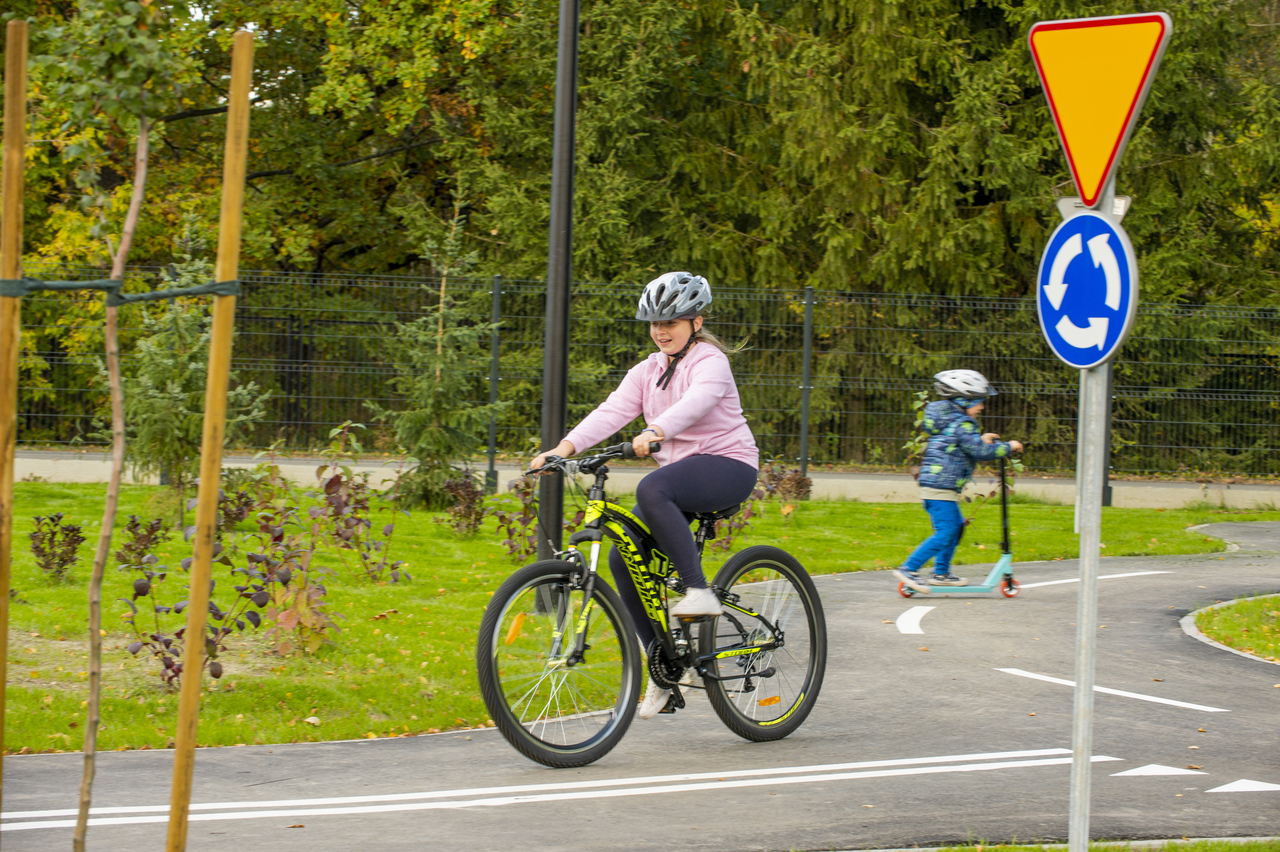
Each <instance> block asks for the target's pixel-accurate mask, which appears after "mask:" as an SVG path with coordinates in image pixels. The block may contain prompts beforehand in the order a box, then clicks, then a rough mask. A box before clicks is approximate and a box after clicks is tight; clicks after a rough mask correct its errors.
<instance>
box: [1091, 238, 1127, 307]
mask: <svg viewBox="0 0 1280 852" xmlns="http://www.w3.org/2000/svg"><path fill="white" fill-rule="evenodd" d="M1110 237H1111V235H1110V234H1098V236H1096V237H1094V238H1093V239H1091V240H1089V257H1091V258H1093V268H1094V269H1097V268H1098V267H1099V266H1101V267H1102V272H1103V274H1104V275H1106V277H1107V299H1106V303H1107V307H1108V308H1110V309H1111V310H1113V311H1118V310H1120V262H1119V261H1117V260H1116V253H1115V252H1114V251H1112V250H1111V244H1110V243H1109V242H1107V240H1108V239H1109V238H1110Z"/></svg>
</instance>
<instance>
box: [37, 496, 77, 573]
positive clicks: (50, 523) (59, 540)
mask: <svg viewBox="0 0 1280 852" xmlns="http://www.w3.org/2000/svg"><path fill="white" fill-rule="evenodd" d="M35 527H36V528H35V531H34V532H32V533H31V534H30V538H31V553H32V554H33V555H34V556H35V558H36V564H37V565H39V566H40V570H41V571H43V572H44V575H45V577H46V578H48V580H49V582H51V583H67V582H70V581H71V569H72V568H74V567H75V564H76V562H77V560H78V559H79V554H78V552H77V551H78V550H79V548H80V545H82V544H84V540H85V539H84V534H83V533H82V532H81V531H80V525H79V524H64V523H63V522H62V513H61V512H55V513H54V514H52V515H49V516H48V517H37V518H35Z"/></svg>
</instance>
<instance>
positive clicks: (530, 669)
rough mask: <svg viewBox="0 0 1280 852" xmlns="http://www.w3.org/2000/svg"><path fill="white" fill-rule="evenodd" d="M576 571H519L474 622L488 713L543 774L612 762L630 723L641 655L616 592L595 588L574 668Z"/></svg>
mask: <svg viewBox="0 0 1280 852" xmlns="http://www.w3.org/2000/svg"><path fill="white" fill-rule="evenodd" d="M579 571H580V569H579V568H578V567H577V566H575V565H573V564H571V563H568V562H559V561H554V560H548V561H544V562H535V563H534V564H532V565H527V566H525V567H524V568H521V569H520V570H519V571H517V572H516V573H515V574H513V575H511V576H510V577H509V578H507V580H506V582H504V583H503V584H502V585H501V586H500V587H499V588H498V591H497V592H495V593H494V596H493V599H492V600H491V601H490V602H489V606H488V607H487V608H486V609H485V613H484V618H483V619H482V620H481V622H480V635H479V639H478V642H477V645H476V672H477V674H478V675H479V678H480V692H481V694H482V695H483V697H484V703H485V707H487V708H488V710H489V715H490V716H491V717H492V718H493V721H494V722H495V724H496V725H497V726H498V730H500V731H501V732H502V735H503V736H504V737H506V738H507V741H508V742H510V743H511V744H512V745H513V746H515V747H516V749H517V750H518V751H520V753H521V754H523V755H525V756H526V757H528V758H530V759H532V760H536V761H537V762H538V763H541V764H543V765H545V766H551V767H557V768H560V767H570V766H585V765H587V764H588V763H592V762H594V761H596V760H599V759H600V758H601V757H603V756H604V755H606V754H608V753H609V750H610V749H612V748H613V747H614V746H615V745H616V744H617V743H618V741H619V740H620V739H622V735H623V734H625V733H626V731H627V728H628V727H629V726H630V725H631V719H632V717H633V716H634V715H635V709H636V701H637V698H638V696H639V691H640V649H639V645H638V643H637V641H636V638H635V629H634V628H633V627H632V625H631V619H630V618H629V617H628V616H627V614H626V611H625V610H624V609H623V607H622V602H621V601H620V600H619V598H618V595H617V593H616V592H614V591H613V589H611V588H609V586H608V585H607V584H606V583H605V582H604V581H603V580H602V579H598V578H597V580H596V584H595V592H594V593H593V595H592V601H591V605H590V607H589V608H588V611H587V629H586V650H585V652H584V654H583V657H584V659H583V660H581V661H571V659H570V656H571V654H572V652H573V650H574V640H575V636H576V631H577V626H578V622H579V620H580V619H581V617H582V615H583V612H582V610H583V594H582V591H581V590H580V589H577V590H575V589H573V588H572V581H573V579H574V578H575V577H576V576H578V573H579Z"/></svg>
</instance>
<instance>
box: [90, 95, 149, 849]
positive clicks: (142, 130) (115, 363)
mask: <svg viewBox="0 0 1280 852" xmlns="http://www.w3.org/2000/svg"><path fill="white" fill-rule="evenodd" d="M148 135H149V129H148V127H147V120H146V118H143V119H141V121H140V123H139V125H138V152H137V159H136V161H135V168H134V173H133V197H132V198H131V199H130V200H129V212H128V213H127V214H126V215H125V219H124V228H123V229H122V230H121V232H120V248H119V250H118V251H116V253H115V257H114V258H112V263H111V277H112V278H116V279H122V278H124V267H125V262H126V261H127V260H128V258H129V248H130V246H131V245H132V244H133V232H134V230H135V229H136V228H137V226H138V216H139V214H140V212H141V210H142V196H143V194H144V192H145V191H146V186H147V142H148ZM116 313H117V309H116V308H114V307H108V308H107V324H106V329H105V337H106V354H107V382H108V384H109V386H110V389H111V480H110V482H109V484H108V485H107V503H106V507H105V508H104V509H103V512H102V530H101V532H100V533H99V534H98V551H97V553H96V554H94V557H93V573H92V574H91V575H90V577H89V705H88V714H87V717H86V719H85V725H84V774H83V776H82V777H81V779H80V813H79V815H78V816H77V817H76V830H75V835H74V837H73V839H72V844H71V848H72V849H73V850H75V852H84V849H85V835H86V833H87V832H88V828H89V805H90V802H91V801H92V799H93V776H94V773H95V771H96V770H97V762H96V755H97V751H98V724H99V722H100V721H101V718H102V577H103V574H104V573H105V571H106V567H107V559H108V558H109V556H110V555H111V533H112V531H113V530H114V529H115V525H116V506H117V505H118V504H119V502H120V479H121V474H122V472H123V470H124V391H123V389H122V387H121V381H120V345H119V338H118V335H117V333H116V331H117V317H116Z"/></svg>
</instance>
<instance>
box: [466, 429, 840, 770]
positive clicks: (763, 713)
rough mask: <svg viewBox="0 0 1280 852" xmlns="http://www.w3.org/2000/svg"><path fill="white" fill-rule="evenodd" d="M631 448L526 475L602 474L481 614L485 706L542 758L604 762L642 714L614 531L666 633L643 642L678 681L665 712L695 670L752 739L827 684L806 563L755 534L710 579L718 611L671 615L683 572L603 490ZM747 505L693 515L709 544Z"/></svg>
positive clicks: (779, 726)
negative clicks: (549, 547)
mask: <svg viewBox="0 0 1280 852" xmlns="http://www.w3.org/2000/svg"><path fill="white" fill-rule="evenodd" d="M652 446H653V447H654V448H655V449H656V448H657V446H658V445H657V444H656V443H655V444H653V445H652ZM634 457H635V451H634V449H633V448H632V446H631V444H629V443H624V444H618V445H616V446H613V447H606V448H605V449H603V450H602V451H601V452H600V453H598V454H597V455H594V456H590V457H586V458H580V459H575V460H570V459H561V458H557V457H554V456H553V457H551V458H549V459H548V460H547V463H546V465H545V466H544V467H543V468H541V469H539V470H537V471H528V472H527V473H526V475H529V474H533V473H553V474H555V473H564V474H570V475H573V474H578V473H584V474H591V475H594V477H595V482H594V484H593V485H592V486H591V488H590V490H589V491H588V492H587V506H586V513H585V517H584V521H585V526H584V527H583V529H581V530H579V531H578V532H575V533H574V534H573V535H571V536H570V537H569V543H568V546H567V547H566V549H565V550H563V551H560V552H558V553H556V554H555V557H554V558H553V559H549V560H543V561H540V562H535V563H533V564H532V565H526V566H525V567H524V568H521V569H519V570H518V571H516V572H515V573H514V574H512V575H511V576H510V577H509V578H507V580H506V581H504V582H503V583H502V585H501V586H500V587H499V588H498V590H497V591H496V592H495V593H494V596H493V599H492V600H491V601H490V602H489V606H488V607H487V608H486V610H485V613H484V617H483V618H482V620H481V623H480V632H479V637H478V641H477V645H476V672H477V675H478V677H479V680H480V690H481V693H482V695H483V697H484V702H485V706H486V707H487V708H488V710H489V715H490V717H491V718H492V719H493V721H494V723H495V725H496V726H497V728H498V730H500V731H501V732H502V735H503V736H504V737H505V738H506V739H507V741H508V742H510V743H511V745H512V746H514V747H515V748H516V749H517V750H518V751H520V752H521V753H522V754H524V755H525V756H526V757H529V758H530V759H532V760H535V761H537V762H538V763H541V764H544V765H546V766H550V767H555V768H567V767H577V766H586V765H587V764H590V763H593V762H595V761H596V760H599V759H600V758H602V757H604V756H605V755H606V754H608V753H609V751H610V750H611V749H612V748H613V747H614V746H615V745H617V744H618V742H619V741H620V740H621V739H622V737H623V735H624V734H625V733H626V731H627V728H628V727H630V725H631V720H632V717H633V716H634V715H635V712H636V704H637V702H638V700H639V696H640V670H641V667H642V665H645V664H644V663H642V661H641V656H640V643H639V641H638V640H637V639H636V630H635V627H634V625H633V623H632V620H631V617H630V616H629V615H628V613H627V611H626V609H625V608H624V607H623V605H622V601H621V599H620V598H619V596H618V594H617V592H615V591H614V590H613V589H612V588H611V587H610V586H609V584H608V583H607V582H605V581H604V580H602V579H601V578H600V577H599V575H598V574H597V566H598V564H599V560H600V553H601V549H602V547H601V546H602V544H603V543H604V541H605V540H606V539H608V540H609V541H612V542H613V543H614V544H615V545H616V546H617V548H618V551H619V553H620V554H621V555H622V558H623V561H624V562H625V563H626V566H627V570H628V571H629V572H630V575H631V579H632V580H633V581H634V582H635V585H636V590H637V591H638V592H639V594H640V599H641V601H642V603H643V605H644V608H645V612H646V615H647V616H648V618H649V621H650V623H651V624H652V625H653V630H654V633H655V634H656V637H657V638H655V639H654V640H653V642H652V643H651V645H650V646H649V647H648V648H647V649H645V651H646V653H647V660H648V662H647V666H645V667H646V668H647V670H648V674H649V677H650V678H651V679H653V680H654V681H655V682H656V683H658V684H659V685H660V686H662V687H663V688H667V689H671V690H672V694H671V697H670V699H669V700H668V703H667V706H666V708H664V710H663V711H662V712H664V713H665V712H675V711H676V710H678V709H680V708H682V707H684V706H685V699H684V693H683V692H682V690H681V687H682V686H691V685H692V684H689V683H686V682H683V681H682V677H683V676H684V675H685V672H686V670H688V669H692V670H693V672H694V674H695V676H697V677H701V679H702V687H701V688H703V689H705V690H706V692H707V697H708V699H709V700H710V702H711V706H712V707H713V708H714V709H715V712H716V714H717V715H718V716H719V717H720V719H721V721H723V722H724V724H725V725H726V726H727V727H728V728H729V730H731V731H733V732H734V733H735V734H737V735H738V736H740V737H743V738H744V739H748V740H752V741H756V742H765V741H770V740H778V739H782V738H783V737H786V736H787V735H789V734H791V733H792V732H793V731H795V730H796V729H797V728H798V727H799V726H800V725H801V723H803V722H804V720H805V719H806V718H807V717H808V715H809V712H810V711H811V710H812V709H813V706H814V703H815V702H816V701H817V698H818V692H819V690H820V689H821V687H822V679H823V674H824V672H825V670H826V659H827V634H826V620H825V617H824V615H823V610H822V603H821V601H820V600H819V598H818V592H817V589H816V588H814V585H813V581H812V580H811V579H810V578H809V575H808V574H807V573H806V572H805V570H804V568H803V567H802V566H801V565H800V563H799V562H798V561H797V560H796V559H795V558H794V557H793V556H791V555H790V554H788V553H786V552H785V551H783V550H781V549H779V548H776V547H772V546H768V545H756V546H753V547H749V548H747V549H745V550H743V551H742V552H740V553H737V554H735V555H734V556H733V557H731V558H730V559H729V560H728V561H727V562H725V564H724V565H723V566H722V567H721V568H720V570H719V571H718V572H717V573H716V576H715V578H714V580H713V582H712V584H711V588H712V589H713V590H714V591H715V593H716V595H717V596H718V597H719V598H720V600H721V605H722V606H723V608H724V612H723V614H722V615H720V616H718V617H703V618H697V619H672V618H669V617H668V614H667V597H668V595H669V594H670V593H682V592H683V591H684V590H685V586H684V584H683V583H682V582H681V580H680V576H679V573H678V572H677V571H676V570H675V567H674V566H673V565H672V564H671V561H670V560H669V559H668V558H667V556H666V555H665V554H664V553H662V551H661V548H660V547H659V546H658V544H657V542H656V541H655V540H654V538H653V536H652V535H651V534H650V532H649V530H648V528H647V527H646V526H645V524H644V523H643V522H642V521H641V520H640V519H639V518H637V517H636V516H635V515H633V514H632V513H631V512H629V511H627V510H626V509H624V508H622V507H621V506H618V505H616V504H614V503H610V502H609V501H608V499H607V498H606V496H605V490H604V485H605V482H606V481H607V480H608V474H609V468H608V466H607V463H608V462H609V461H612V460H614V459H619V458H634ZM740 508H741V506H740V505H738V506H731V507H728V508H726V509H723V510H721V511H718V512H707V513H701V514H697V515H695V516H694V518H693V520H694V521H696V522H697V524H698V526H697V530H696V532H695V535H694V539H695V541H696V542H697V546H698V553H699V554H700V555H701V553H702V550H703V547H704V546H705V544H706V542H707V541H708V540H709V539H712V538H714V537H715V523H716V521H718V520H720V519H722V518H729V517H732V516H733V515H734V514H735V513H736V512H737V511H738V510H739V509H740ZM584 546H585V550H584Z"/></svg>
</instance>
